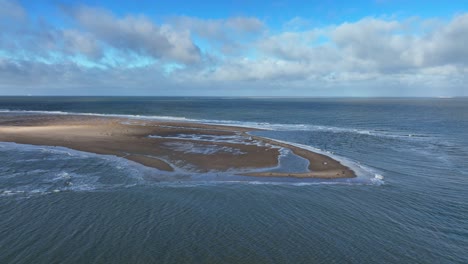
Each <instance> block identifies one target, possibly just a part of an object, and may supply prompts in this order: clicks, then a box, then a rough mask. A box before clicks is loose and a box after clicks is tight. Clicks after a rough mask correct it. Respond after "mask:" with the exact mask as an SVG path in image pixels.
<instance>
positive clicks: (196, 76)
mask: <svg viewBox="0 0 468 264" xmlns="http://www.w3.org/2000/svg"><path fill="white" fill-rule="evenodd" d="M5 10H9V11H8V12H7V11H5ZM57 10H58V12H59V13H60V14H61V17H62V18H63V20H64V21H65V22H66V23H63V24H61V25H60V26H58V25H57V23H56V22H54V23H52V22H51V21H49V20H48V19H47V18H40V17H39V18H37V17H32V16H31V15H29V14H28V11H27V10H25V8H24V7H23V6H21V5H20V4H19V3H17V2H13V1H5V0H0V31H1V32H0V94H5V95H7V94H79V95H95V94H96V95H97V94H102V95H120V94H121V95H132V94H134V95H283V96H303V95H307V96H314V95H320V96H323V95H331V96H406V95H411V96H438V95H468V87H466V83H467V81H468V78H467V76H468V49H467V48H466V44H465V43H468V14H464V13H462V14H456V15H454V16H453V17H451V18H450V19H448V20H441V19H437V18H433V19H421V18H417V17H413V18H406V19H388V18H381V17H365V18H362V19H360V20H357V21H349V22H345V23H341V24H336V25H327V26H313V23H305V22H304V21H305V19H302V18H300V20H301V21H302V22H303V23H301V25H306V26H301V27H290V26H288V25H291V24H297V23H296V21H297V20H299V18H293V19H292V20H291V21H289V22H288V23H286V24H285V25H284V27H283V29H282V30H278V29H275V28H271V27H269V26H268V24H267V23H265V22H264V21H262V20H261V19H259V18H255V17H242V16H236V17H230V18H225V19H203V18H196V17H187V16H171V17H166V18H165V19H163V20H162V21H158V22H157V21H155V20H154V19H152V18H150V17H148V16H145V15H143V14H125V15H117V14H115V13H113V12H112V11H110V10H106V9H104V8H99V7H92V6H65V7H64V6H58V7H57Z"/></svg>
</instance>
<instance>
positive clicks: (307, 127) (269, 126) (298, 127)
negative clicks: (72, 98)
mask: <svg viewBox="0 0 468 264" xmlns="http://www.w3.org/2000/svg"><path fill="white" fill-rule="evenodd" d="M0 113H32V114H51V115H82V116H100V117H117V118H126V119H133V120H148V121H150V120H156V121H158V120H159V121H160V120H164V121H178V122H195V123H201V124H211V125H222V126H237V127H246V128H254V129H262V130H272V131H324V132H331V133H353V134H360V135H368V136H375V137H387V138H402V139H424V138H430V137H431V136H428V135H423V134H417V133H408V132H397V131H387V130H381V129H379V130H372V129H370V130H368V129H356V128H347V127H335V126H325V125H313V124H275V123H268V122H249V121H237V120H216V119H193V118H186V117H177V116H156V115H151V116H146V115H125V114H100V113H80V112H63V111H37V110H10V109H0Z"/></svg>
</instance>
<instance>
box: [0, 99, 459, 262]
mask: <svg viewBox="0 0 468 264" xmlns="http://www.w3.org/2000/svg"><path fill="white" fill-rule="evenodd" d="M38 113H41V114H50V113H54V114H64V115H66V114H70V113H80V114H86V115H88V114H98V115H111V116H121V117H127V118H130V120H132V119H139V120H140V121H141V120H145V119H148V120H152V119H158V120H176V121H189V122H202V123H214V124H224V125H236V126H245V127H254V128H262V129H264V130H263V131H256V132H253V133H254V134H255V135H259V136H264V137H269V138H273V139H276V140H282V141H287V142H290V143H293V144H296V145H298V146H301V147H305V148H311V150H316V151H322V152H323V153H325V154H328V155H331V156H333V157H336V158H338V159H340V160H341V161H342V162H343V163H345V164H347V165H352V166H354V169H355V170H358V171H359V172H358V174H359V175H362V176H361V178H359V177H358V179H357V180H356V179H355V180H349V181H348V180H341V181H340V180H338V181H326V180H289V181H288V180H281V179H280V180H265V179H261V178H255V177H242V176H238V177H236V176H235V175H230V174H229V173H227V174H224V175H221V176H220V174H219V173H217V172H209V173H204V174H203V173H202V174H200V173H198V174H197V173H191V172H190V170H188V169H185V170H184V169H183V168H182V169H180V170H179V171H176V173H165V172H160V171H157V170H154V169H150V168H147V167H144V166H142V165H139V164H137V163H134V162H131V161H127V160H125V159H121V158H117V157H114V156H105V155H96V154H92V153H86V152H79V151H74V150H70V149H67V148H62V147H44V146H30V145H21V144H15V143H0V164H1V166H0V263H54V262H62V263H151V262H154V263H180V262H193V263H207V262H209V263H317V262H318V263H330V262H347V263H467V262H468V253H467V252H468V136H467V133H466V131H468V99H466V98H452V99H439V98H421V99H403V98H392V99H383V98H373V99H359V98H353V99H344V98H343V99H341V98H340V99H330V98H320V99H317V98H309V99H298V98H181V97H174V98H171V97H165V98H160V97H0V114H2V115H15V114H23V115H24V114H38ZM204 140H208V141H209V140H214V141H216V140H225V141H228V140H234V141H235V140H237V139H236V138H235V137H231V138H229V137H226V138H210V137H206V138H204ZM176 147H178V148H180V149H182V147H184V146H176ZM185 147H187V146H185ZM205 151H207V150H205ZM239 154H241V153H239ZM282 154H283V155H282V157H281V158H280V164H282V165H281V166H283V168H282V169H287V168H288V167H292V166H296V167H305V166H306V165H307V164H306V163H304V162H305V161H304V160H301V159H298V158H297V157H295V156H291V155H288V153H282ZM273 170H274V168H273Z"/></svg>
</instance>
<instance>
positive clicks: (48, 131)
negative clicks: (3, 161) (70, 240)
mask: <svg viewBox="0 0 468 264" xmlns="http://www.w3.org/2000/svg"><path fill="white" fill-rule="evenodd" d="M253 130H258V129H253V128H246V127H235V126H227V125H209V124H201V123H194V122H190V121H183V122H177V121H155V120H140V119H129V118H124V117H106V116H93V115H73V114H69V115H59V114H58V115H54V114H28V115H8V114H4V115H1V114H0V141H4V142H15V143H21V144H31V145H45V146H62V147H67V148H71V149H75V150H80V151H86V152H92V153H97V154H106V155H115V156H118V157H122V158H125V159H128V160H132V161H134V162H137V163H140V164H143V165H145V166H148V167H153V168H156V169H159V170H162V171H169V172H170V171H174V169H175V168H179V167H182V168H190V170H192V171H194V172H200V173H203V172H209V171H220V172H225V171H234V172H235V174H236V175H245V176H255V177H292V178H322V179H334V178H353V177H356V175H355V173H354V171H352V170H351V169H350V168H348V167H346V166H344V165H343V164H341V163H340V162H339V161H337V160H335V159H332V158H331V157H328V156H326V155H323V154H319V153H315V152H312V151H310V150H306V149H302V148H299V147H297V146H294V145H291V144H287V143H285V142H279V141H275V140H273V139H267V138H263V137H259V136H252V135H250V134H247V132H249V131H253ZM281 148H286V149H289V150H290V151H291V152H292V153H294V154H295V155H297V156H299V157H302V158H304V159H306V160H308V161H309V166H308V170H309V171H306V172H304V171H298V172H290V171H289V172H281V171H274V172H269V171H268V168H273V167H275V166H277V165H278V160H279V156H280V152H279V150H280V149H281Z"/></svg>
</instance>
